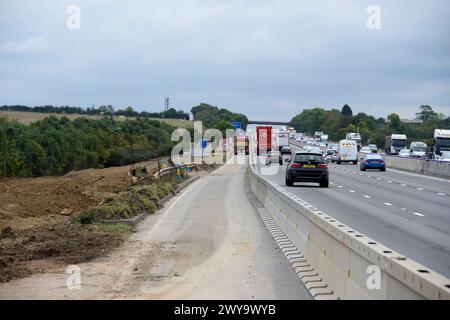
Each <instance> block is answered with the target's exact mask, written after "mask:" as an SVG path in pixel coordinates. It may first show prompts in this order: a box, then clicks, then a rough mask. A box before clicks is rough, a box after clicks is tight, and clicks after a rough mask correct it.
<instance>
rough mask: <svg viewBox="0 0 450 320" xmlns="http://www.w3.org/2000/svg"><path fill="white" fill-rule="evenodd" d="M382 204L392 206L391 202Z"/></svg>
mask: <svg viewBox="0 0 450 320" xmlns="http://www.w3.org/2000/svg"><path fill="white" fill-rule="evenodd" d="M384 204H385V205H387V206H392V204H390V203H389V202H384Z"/></svg>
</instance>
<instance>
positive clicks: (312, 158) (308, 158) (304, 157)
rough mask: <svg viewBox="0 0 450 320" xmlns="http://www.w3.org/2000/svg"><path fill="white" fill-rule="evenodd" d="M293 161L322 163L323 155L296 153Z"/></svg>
mask: <svg viewBox="0 0 450 320" xmlns="http://www.w3.org/2000/svg"><path fill="white" fill-rule="evenodd" d="M294 162H295V163H323V162H324V160H323V157H322V156H321V155H318V154H296V155H295V157H294Z"/></svg>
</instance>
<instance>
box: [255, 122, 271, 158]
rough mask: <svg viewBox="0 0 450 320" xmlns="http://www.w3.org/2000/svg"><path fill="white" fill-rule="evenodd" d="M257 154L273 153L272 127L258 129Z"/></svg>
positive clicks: (259, 127)
mask: <svg viewBox="0 0 450 320" xmlns="http://www.w3.org/2000/svg"><path fill="white" fill-rule="evenodd" d="M256 139H257V142H256V154H257V155H258V156H259V154H260V152H263V153H264V152H269V151H272V127H268V126H258V127H256Z"/></svg>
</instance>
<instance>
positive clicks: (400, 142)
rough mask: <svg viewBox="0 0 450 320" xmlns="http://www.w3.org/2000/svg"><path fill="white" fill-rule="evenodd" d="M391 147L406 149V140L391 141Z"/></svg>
mask: <svg viewBox="0 0 450 320" xmlns="http://www.w3.org/2000/svg"><path fill="white" fill-rule="evenodd" d="M392 145H393V146H394V147H406V140H397V139H393V140H392Z"/></svg>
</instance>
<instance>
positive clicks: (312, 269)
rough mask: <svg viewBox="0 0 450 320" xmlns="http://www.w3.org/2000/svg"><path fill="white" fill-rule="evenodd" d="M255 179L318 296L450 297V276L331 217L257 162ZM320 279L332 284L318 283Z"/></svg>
mask: <svg viewBox="0 0 450 320" xmlns="http://www.w3.org/2000/svg"><path fill="white" fill-rule="evenodd" d="M414 165H415V164H414ZM249 182H250V188H251V190H252V192H253V193H254V195H255V197H256V198H257V199H258V200H259V201H260V202H261V203H262V204H263V205H264V208H265V209H266V210H267V212H268V213H269V214H270V216H271V218H272V219H273V221H274V222H276V224H277V226H278V227H279V228H280V229H281V231H282V232H283V233H284V234H285V235H286V236H287V237H288V238H289V240H290V241H291V242H292V244H294V245H295V248H296V249H298V251H300V253H301V255H302V256H303V257H302V259H301V262H299V264H298V265H296V272H297V273H298V274H299V277H300V279H301V280H302V281H303V283H305V286H306V287H307V288H309V289H310V292H311V294H312V295H313V296H314V297H315V298H316V299H327V297H333V298H337V299H436V300H450V279H448V278H446V277H444V276H442V275H440V274H438V273H436V272H433V271H432V270H430V269H428V268H426V267H424V266H422V265H420V264H418V263H417V262H415V261H413V260H410V259H408V258H407V257H404V256H402V255H401V254H399V253H397V252H395V251H393V250H391V249H389V248H387V247H385V246H383V245H382V244H380V243H379V242H378V241H375V240H373V239H370V238H368V237H366V236H365V235H363V234H361V233H359V232H358V231H357V230H354V229H352V228H350V227H348V226H346V225H344V224H343V223H341V222H340V221H338V220H336V219H334V218H333V217H330V216H328V215H327V214H326V213H325V212H322V211H320V210H318V209H317V208H315V207H314V206H312V205H310V204H308V203H307V202H306V201H304V200H302V199H301V198H299V197H297V196H295V195H294V194H292V193H290V192H288V191H286V190H285V189H283V188H282V187H281V186H279V185H278V184H276V183H274V182H272V181H270V180H268V179H266V178H265V177H264V176H261V175H259V174H258V171H257V169H256V168H255V167H254V166H249ZM290 250H292V249H290ZM317 279H323V282H324V283H326V285H325V286H324V285H322V284H321V285H320V288H319V287H315V286H314V283H319V282H317Z"/></svg>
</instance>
